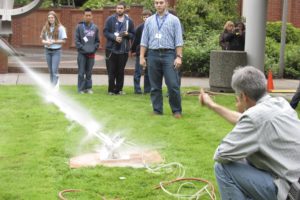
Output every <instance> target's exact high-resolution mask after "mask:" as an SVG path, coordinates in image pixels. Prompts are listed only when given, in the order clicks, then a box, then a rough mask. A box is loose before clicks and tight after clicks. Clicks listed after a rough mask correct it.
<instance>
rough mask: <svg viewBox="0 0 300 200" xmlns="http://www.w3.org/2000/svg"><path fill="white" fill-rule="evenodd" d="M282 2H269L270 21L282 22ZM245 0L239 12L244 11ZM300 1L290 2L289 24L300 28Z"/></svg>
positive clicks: (240, 1)
mask: <svg viewBox="0 0 300 200" xmlns="http://www.w3.org/2000/svg"><path fill="white" fill-rule="evenodd" d="M282 4H283V2H282V0H269V2H268V21H281V16H282ZM242 5H243V0H239V12H240V13H241V11H242ZM299 11H300V0H290V1H289V6H288V19H287V20H288V22H290V23H292V24H293V25H294V26H296V27H298V28H300V12H299Z"/></svg>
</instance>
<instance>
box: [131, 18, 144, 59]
mask: <svg viewBox="0 0 300 200" xmlns="http://www.w3.org/2000/svg"><path fill="white" fill-rule="evenodd" d="M143 30H144V23H142V24H140V25H139V26H138V27H137V28H136V30H135V37H134V40H133V43H132V46H131V51H132V52H133V53H136V55H137V56H140V47H141V46H140V44H141V39H142V34H143Z"/></svg>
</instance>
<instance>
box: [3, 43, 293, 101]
mask: <svg viewBox="0 0 300 200" xmlns="http://www.w3.org/2000/svg"><path fill="white" fill-rule="evenodd" d="M16 50H17V51H19V52H20V53H21V54H23V55H24V56H22V57H20V58H21V60H22V61H23V62H24V63H25V64H26V65H27V66H29V67H30V68H31V69H33V70H34V71H36V72H42V73H40V75H41V76H42V77H43V79H44V80H49V74H48V67H47V64H46V61H45V55H44V50H43V48H42V47H41V48H19V49H16ZM134 65H135V57H129V59H128V62H127V65H126V68H125V74H126V76H125V80H124V85H125V86H133V76H132V74H133V71H134ZM8 70H9V72H10V73H8V74H0V85H21V84H26V85H34V84H35V83H34V81H33V80H32V79H31V78H30V77H29V76H28V75H27V74H25V73H22V68H21V67H20V66H19V65H18V63H17V62H16V61H15V60H14V59H13V58H9V63H8ZM93 72H94V73H93V84H94V85H108V77H107V75H106V67H105V56H104V54H103V52H98V53H97V55H96V62H95V66H94V71H93ZM141 83H143V80H141ZM181 83H182V84H181V85H182V87H192V86H195V87H199V88H200V87H202V88H206V89H209V79H208V78H191V77H182V81H181ZM60 84H61V85H77V52H76V50H63V52H62V59H61V63H60ZM298 85H299V80H290V79H274V86H275V89H283V90H291V89H294V90H295V89H296V88H297V86H298ZM273 95H275V96H276V95H280V96H284V97H286V98H288V99H290V98H291V97H292V96H293V93H276V94H273Z"/></svg>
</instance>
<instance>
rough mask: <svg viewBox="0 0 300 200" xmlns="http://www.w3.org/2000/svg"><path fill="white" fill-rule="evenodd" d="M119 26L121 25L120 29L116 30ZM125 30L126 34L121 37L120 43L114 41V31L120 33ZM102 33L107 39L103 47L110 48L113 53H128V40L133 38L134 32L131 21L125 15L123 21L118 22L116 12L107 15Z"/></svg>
mask: <svg viewBox="0 0 300 200" xmlns="http://www.w3.org/2000/svg"><path fill="white" fill-rule="evenodd" d="M119 23H122V24H119ZM119 25H121V26H119ZM119 27H121V29H120V30H118V28H119ZM126 30H127V32H128V35H127V36H124V37H123V40H122V42H121V43H118V42H116V35H115V33H119V34H120V35H121V34H122V33H123V32H125V31H126ZM103 34H104V36H105V38H106V39H107V41H106V47H105V48H106V49H107V50H110V51H112V52H113V53H115V54H124V53H128V52H129V50H130V40H132V39H133V38H134V34H135V31H134V24H133V21H132V20H131V19H130V18H129V17H128V16H127V15H125V19H124V22H119V21H118V17H117V15H116V14H114V15H112V16H109V17H108V18H107V20H106V21H105V24H104V29H103Z"/></svg>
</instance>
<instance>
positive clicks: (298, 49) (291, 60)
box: [284, 45, 300, 78]
mask: <svg viewBox="0 0 300 200" xmlns="http://www.w3.org/2000/svg"><path fill="white" fill-rule="evenodd" d="M299 55H300V46H299V45H288V46H287V48H286V52H285V71H284V75H285V77H286V78H299V77H300V56H299Z"/></svg>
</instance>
